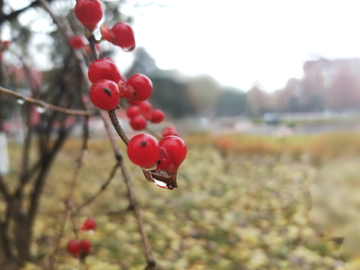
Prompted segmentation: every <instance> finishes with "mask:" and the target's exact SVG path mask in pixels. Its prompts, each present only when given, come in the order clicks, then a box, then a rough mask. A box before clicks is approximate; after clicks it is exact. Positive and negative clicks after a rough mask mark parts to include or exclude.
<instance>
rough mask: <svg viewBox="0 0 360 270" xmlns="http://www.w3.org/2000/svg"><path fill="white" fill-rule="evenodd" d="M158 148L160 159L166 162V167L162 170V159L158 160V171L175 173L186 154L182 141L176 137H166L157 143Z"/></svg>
mask: <svg viewBox="0 0 360 270" xmlns="http://www.w3.org/2000/svg"><path fill="white" fill-rule="evenodd" d="M159 146H160V149H161V153H162V157H163V159H165V160H166V166H167V167H166V168H164V166H165V165H163V164H161V162H162V159H161V158H160V163H158V164H157V167H158V169H161V170H165V171H167V172H175V171H177V169H178V168H179V166H180V164H181V163H182V162H183V161H184V160H185V158H186V154H187V148H186V145H185V143H184V141H183V140H182V139H181V138H180V137H177V136H167V137H164V138H163V139H162V140H161V141H160V142H159Z"/></svg>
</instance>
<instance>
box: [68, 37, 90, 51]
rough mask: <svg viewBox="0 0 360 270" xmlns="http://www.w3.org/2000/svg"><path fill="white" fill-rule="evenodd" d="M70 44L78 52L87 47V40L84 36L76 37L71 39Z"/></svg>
mask: <svg viewBox="0 0 360 270" xmlns="http://www.w3.org/2000/svg"><path fill="white" fill-rule="evenodd" d="M69 43H70V46H71V47H72V48H73V49H75V50H78V49H82V48H84V47H85V43H86V40H85V37H84V36H74V37H72V38H70V39H69Z"/></svg>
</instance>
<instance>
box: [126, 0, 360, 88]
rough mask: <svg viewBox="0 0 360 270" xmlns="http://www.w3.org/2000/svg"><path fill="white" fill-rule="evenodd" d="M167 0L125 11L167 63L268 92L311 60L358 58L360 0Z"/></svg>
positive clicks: (144, 42)
mask: <svg viewBox="0 0 360 270" xmlns="http://www.w3.org/2000/svg"><path fill="white" fill-rule="evenodd" d="M128 2H129V4H130V3H132V2H134V1H132V0H129V1H128ZM139 2H140V3H141V2H142V1H139ZM162 2H163V3H167V7H166V8H159V7H146V8H141V9H140V10H139V9H137V10H135V9H133V8H130V7H128V8H126V9H124V12H126V13H129V14H131V15H134V16H135V24H134V27H133V28H134V31H135V35H136V41H137V45H138V46H144V47H146V49H147V50H148V52H149V53H150V54H151V55H152V56H153V57H154V58H155V59H156V62H157V65H158V66H159V67H160V68H163V69H173V68H174V69H179V70H180V71H182V72H183V73H185V74H210V75H212V76H214V77H215V78H216V79H217V80H218V81H219V82H220V83H221V84H223V85H232V86H236V87H238V88H240V89H243V90H248V89H250V88H251V87H252V86H253V85H254V83H257V85H259V86H260V87H262V89H263V90H266V91H269V92H270V91H274V90H276V89H279V88H282V87H284V86H285V84H286V82H287V80H288V79H289V78H290V77H296V78H301V77H302V74H303V72H302V65H303V62H304V61H306V60H309V59H314V58H315V59H316V58H317V57H318V56H323V57H327V58H347V57H360V16H359V14H360V13H359V11H360V1H359V0H341V1H339V0H336V1H334V0H327V1H322V0H222V1H220V0H216V1H215V0H168V1H162ZM129 6H131V5H129Z"/></svg>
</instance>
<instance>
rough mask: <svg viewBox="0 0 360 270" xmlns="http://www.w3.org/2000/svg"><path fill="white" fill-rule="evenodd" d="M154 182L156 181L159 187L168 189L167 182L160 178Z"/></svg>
mask: <svg viewBox="0 0 360 270" xmlns="http://www.w3.org/2000/svg"><path fill="white" fill-rule="evenodd" d="M154 183H155V185H157V186H158V187H161V188H165V189H167V186H166V184H165V183H164V182H161V181H159V180H156V179H154Z"/></svg>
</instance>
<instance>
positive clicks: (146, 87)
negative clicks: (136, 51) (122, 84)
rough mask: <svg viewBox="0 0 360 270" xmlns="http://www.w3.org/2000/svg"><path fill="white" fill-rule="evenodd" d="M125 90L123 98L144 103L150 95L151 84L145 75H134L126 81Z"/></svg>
mask: <svg viewBox="0 0 360 270" xmlns="http://www.w3.org/2000/svg"><path fill="white" fill-rule="evenodd" d="M126 88H127V91H125V92H124V98H127V99H133V100H137V101H145V100H147V99H148V98H149V97H150V95H151V92H152V82H151V80H150V79H149V78H148V77H147V76H145V75H142V74H135V75H133V76H131V77H130V78H129V79H128V80H127V82H126Z"/></svg>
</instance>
